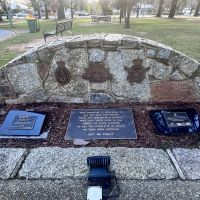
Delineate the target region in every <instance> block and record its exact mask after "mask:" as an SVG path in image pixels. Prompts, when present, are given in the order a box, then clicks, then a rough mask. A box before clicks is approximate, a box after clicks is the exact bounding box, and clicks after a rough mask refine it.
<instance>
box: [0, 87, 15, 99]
mask: <svg viewBox="0 0 200 200" xmlns="http://www.w3.org/2000/svg"><path fill="white" fill-rule="evenodd" d="M0 97H1V98H15V97H16V94H15V92H14V91H13V89H12V88H11V86H10V85H9V84H8V85H0Z"/></svg>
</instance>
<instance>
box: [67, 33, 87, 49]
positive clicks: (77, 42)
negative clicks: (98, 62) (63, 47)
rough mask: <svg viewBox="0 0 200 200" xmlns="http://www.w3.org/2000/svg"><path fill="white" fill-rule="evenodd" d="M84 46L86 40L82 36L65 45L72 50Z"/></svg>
mask: <svg viewBox="0 0 200 200" xmlns="http://www.w3.org/2000/svg"><path fill="white" fill-rule="evenodd" d="M84 46H86V38H85V37H84V36H82V35H79V36H77V37H75V38H73V39H72V40H70V41H69V42H68V43H67V47H72V48H79V47H82V48H83V47H84Z"/></svg>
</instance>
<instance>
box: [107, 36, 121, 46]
mask: <svg viewBox="0 0 200 200" xmlns="http://www.w3.org/2000/svg"><path fill="white" fill-rule="evenodd" d="M122 37H123V35H121V34H108V35H106V36H105V37H104V41H103V45H104V46H105V45H112V46H118V45H120V44H121V39H122Z"/></svg>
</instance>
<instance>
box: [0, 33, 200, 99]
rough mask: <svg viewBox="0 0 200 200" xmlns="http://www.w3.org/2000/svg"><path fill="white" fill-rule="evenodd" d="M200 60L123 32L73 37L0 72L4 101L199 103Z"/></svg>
mask: <svg viewBox="0 0 200 200" xmlns="http://www.w3.org/2000/svg"><path fill="white" fill-rule="evenodd" d="M199 94H200V64H199V63H198V62H197V61H195V60H193V59H191V58H189V57H187V56H185V55H183V54H181V53H179V52H177V51H175V50H173V49H172V48H170V47H168V46H165V45H163V44H160V43H157V42H154V41H151V40H146V39H143V38H138V37H132V36H128V35H120V34H94V35H84V36H80V35H79V36H73V37H69V38H68V39H67V40H65V41H56V42H54V43H51V44H46V45H45V46H41V47H40V48H37V49H34V50H32V51H30V52H26V53H25V54H24V55H21V56H19V57H18V58H16V59H15V60H13V61H11V62H10V63H8V64H7V65H6V66H4V68H3V69H2V70H1V71H0V99H1V102H2V101H5V103H32V102H46V101H47V102H68V103H86V102H89V103H107V102H132V101H156V102H158V101H186V102H188V101H198V100H199V97H200V96H199Z"/></svg>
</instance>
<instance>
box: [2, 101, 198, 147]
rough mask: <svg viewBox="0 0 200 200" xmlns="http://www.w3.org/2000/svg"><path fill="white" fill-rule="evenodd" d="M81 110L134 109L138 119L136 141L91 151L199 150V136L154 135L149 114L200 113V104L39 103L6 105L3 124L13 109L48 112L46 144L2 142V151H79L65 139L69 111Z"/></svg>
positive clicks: (115, 142)
mask: <svg viewBox="0 0 200 200" xmlns="http://www.w3.org/2000/svg"><path fill="white" fill-rule="evenodd" d="M81 108H85V109H87V108H131V109H132V110H133V115H134V118H135V124H136V129H137V134H138V139H137V140H92V141H90V143H89V144H88V145H87V146H89V147H95V146H100V147H129V148H133V147H146V148H162V149H166V148H174V147H185V148H194V147H199V141H200V134H198V135H182V136H170V137H169V136H159V135H156V134H155V130H154V127H153V124H152V121H151V119H150V117H149V110H155V109H175V108H176V109H177V108H195V109H196V110H197V111H198V112H200V103H180V102H176V103H116V104H102V105H101V104H64V103H37V104H20V105H4V106H1V107H0V113H1V114H0V123H3V120H4V119H5V117H6V114H7V113H8V111H9V110H11V109H20V110H29V111H37V112H41V111H42V112H46V113H47V117H46V121H45V124H44V127H43V131H46V130H49V129H50V134H49V138H48V140H47V141H45V142H44V141H39V140H31V141H26V140H18V139H1V140H0V147H25V148H33V147H40V146H59V147H77V146H75V145H74V144H73V141H67V140H65V139H64V136H65V133H66V129H67V124H68V121H69V116H70V111H71V110H72V109H81Z"/></svg>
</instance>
